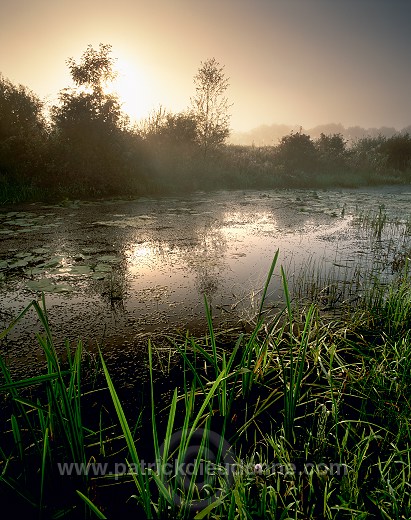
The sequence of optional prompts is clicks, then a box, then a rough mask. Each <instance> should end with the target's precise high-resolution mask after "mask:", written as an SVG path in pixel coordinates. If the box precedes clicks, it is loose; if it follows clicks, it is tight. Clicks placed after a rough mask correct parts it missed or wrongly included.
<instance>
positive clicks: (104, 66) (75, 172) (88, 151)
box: [52, 43, 125, 191]
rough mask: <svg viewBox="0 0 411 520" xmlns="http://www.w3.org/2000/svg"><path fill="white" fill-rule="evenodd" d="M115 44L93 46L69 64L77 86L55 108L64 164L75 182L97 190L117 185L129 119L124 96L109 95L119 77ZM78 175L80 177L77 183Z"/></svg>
mask: <svg viewBox="0 0 411 520" xmlns="http://www.w3.org/2000/svg"><path fill="white" fill-rule="evenodd" d="M110 53H111V46H110V45H106V44H102V43H101V44H100V45H99V48H98V50H95V49H93V47H92V46H91V45H89V46H88V47H87V49H86V51H85V52H84V53H83V55H82V58H81V61H80V63H76V62H75V61H74V59H73V58H69V59H68V60H67V65H68V67H69V69H70V73H71V77H72V79H73V82H74V84H75V88H68V89H64V90H62V91H61V92H60V95H59V99H60V105H59V106H55V107H53V110H52V118H53V122H54V125H55V126H54V130H55V132H54V138H55V144H56V147H57V150H58V151H60V153H61V154H62V156H61V157H60V160H61V163H62V164H63V165H64V167H65V170H66V172H65V173H67V174H68V175H69V177H71V178H72V179H71V180H74V181H78V180H79V179H80V180H81V182H82V183H85V184H88V185H92V186H93V187H96V188H97V189H100V190H101V189H102V190H103V191H104V189H105V188H106V187H109V186H111V187H112V186H116V185H117V184H118V179H116V178H115V177H116V176H118V175H119V174H120V172H121V171H122V170H121V167H120V164H119V160H120V159H121V157H122V155H123V151H122V147H123V145H124V142H123V139H122V138H123V133H124V131H125V124H124V122H125V118H124V116H123V114H122V112H121V106H120V102H119V100H118V96H117V95H115V94H109V93H107V89H106V87H107V84H108V82H110V81H112V80H113V79H115V77H116V72H115V70H114V59H113V58H112V57H111V56H110ZM73 177H74V179H73Z"/></svg>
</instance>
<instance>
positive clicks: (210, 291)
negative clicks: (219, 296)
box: [187, 224, 228, 302]
mask: <svg viewBox="0 0 411 520" xmlns="http://www.w3.org/2000/svg"><path fill="white" fill-rule="evenodd" d="M227 247H228V246H227V240H226V238H225V237H224V235H223V234H222V232H221V231H220V230H219V229H217V228H215V227H214V226H212V225H211V224H210V225H205V226H204V228H203V230H202V231H199V232H198V242H197V244H196V245H195V247H193V248H190V249H189V250H188V251H187V253H188V255H187V263H188V267H189V269H190V270H191V271H193V272H194V276H195V281H194V284H195V286H196V288H197V290H198V292H199V294H206V296H207V298H208V300H209V301H210V302H212V300H213V296H214V295H215V294H216V293H217V291H218V290H219V289H220V288H221V287H222V285H223V283H224V253H225V251H226V250H227Z"/></svg>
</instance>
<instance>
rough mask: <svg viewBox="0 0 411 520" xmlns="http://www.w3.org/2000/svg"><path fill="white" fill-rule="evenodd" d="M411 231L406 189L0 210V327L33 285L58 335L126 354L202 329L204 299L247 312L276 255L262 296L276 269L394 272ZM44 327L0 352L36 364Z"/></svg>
mask: <svg viewBox="0 0 411 520" xmlns="http://www.w3.org/2000/svg"><path fill="white" fill-rule="evenodd" d="M378 219H380V220H379V222H380V226H381V229H380V231H378ZM376 222H377V224H376ZM410 228H411V188H409V187H392V188H385V189H383V190H381V189H380V190H378V189H360V190H343V191H333V190H327V191H307V190H282V191H267V192H260V191H247V192H243V191H235V192H215V193H207V194H205V193H196V194H194V195H192V196H190V197H181V198H180V197H174V198H159V199H143V198H141V199H137V200H133V201H119V200H110V201H97V202H79V201H74V202H67V203H63V204H61V205H53V206H50V205H42V204H31V205H25V206H22V207H14V206H13V207H9V208H1V209H0V326H1V329H3V328H5V327H6V326H7V325H8V324H9V323H10V322H11V320H12V319H13V318H14V317H15V316H16V315H17V314H18V313H19V312H20V311H21V310H22V309H23V308H24V307H25V306H26V305H27V304H29V303H30V301H31V300H33V299H38V298H39V297H40V295H41V292H42V291H44V294H45V299H46V304H47V309H48V312H49V320H50V324H51V328H52V330H53V333H54V334H55V336H56V337H57V338H59V339H63V338H69V339H70V340H75V339H77V338H79V337H81V338H83V339H84V340H85V341H86V342H87V341H88V342H96V340H97V341H100V342H106V343H107V344H110V345H112V346H113V348H121V346H122V344H124V343H127V344H129V345H130V344H133V342H134V341H135V340H136V338H138V337H139V335H142V334H144V333H148V332H149V333H164V332H165V331H167V330H175V329H176V328H177V329H180V330H182V331H184V330H185V329H186V328H190V329H193V330H195V331H204V330H205V315H204V294H206V295H207V299H208V301H209V303H210V305H211V308H212V313H213V316H214V318H215V320H216V322H218V321H221V320H224V321H227V322H231V323H233V324H235V323H238V322H239V321H240V320H247V319H250V318H252V316H253V314H255V312H256V310H257V308H258V305H259V301H260V297H261V289H262V287H263V286H264V283H265V280H266V277H267V273H268V270H269V267H270V265H271V262H272V259H273V257H274V255H275V252H276V251H277V249H279V251H280V254H279V261H278V265H277V268H276V270H275V273H274V276H273V279H272V282H271V284H270V288H269V298H268V301H272V300H277V299H278V300H281V299H282V288H281V279H280V269H279V268H280V264H281V265H282V266H283V267H284V269H285V271H286V274H287V278H288V280H289V282H290V287H294V286H296V285H300V286H301V279H303V278H304V277H305V278H307V277H313V276H315V277H316V278H317V279H323V280H324V283H326V282H325V280H327V277H328V278H329V277H330V276H331V277H334V278H335V277H337V278H338V277H340V278H344V279H347V278H348V279H349V278H350V277H351V276H353V273H354V271H355V270H356V269H357V270H358V269H359V267H361V266H362V267H364V268H370V266H371V268H376V269H379V270H382V271H384V270H385V271H386V272H387V274H389V266H390V265H391V264H392V262H393V260H394V259H395V257H396V255H398V254H399V253H401V252H402V253H403V252H404V251H405V252H406V251H407V248H408V246H409V236H410ZM408 251H409V249H408ZM40 330H41V327H40V326H39V325H38V323H37V319H36V316H35V314H34V312H32V311H30V313H29V314H27V315H26V317H25V318H24V319H23V320H22V321H21V322H20V323H19V324H18V326H17V327H16V328H15V329H13V331H12V332H11V333H10V334H9V337H8V340H6V341H3V343H2V345H1V347H0V350H1V352H2V353H3V354H4V353H6V354H7V355H8V356H12V357H15V358H16V359H17V358H21V359H25V360H27V359H29V358H32V359H33V360H35V359H36V356H38V352H37V348H36V346H35V344H36V342H35V339H34V332H35V331H40ZM25 362H26V361H25Z"/></svg>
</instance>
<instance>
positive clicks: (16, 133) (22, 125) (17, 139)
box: [0, 74, 47, 180]
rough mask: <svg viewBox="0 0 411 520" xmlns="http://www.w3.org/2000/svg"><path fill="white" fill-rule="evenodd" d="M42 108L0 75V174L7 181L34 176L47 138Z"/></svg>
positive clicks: (31, 95) (27, 91) (31, 178)
mask: <svg viewBox="0 0 411 520" xmlns="http://www.w3.org/2000/svg"><path fill="white" fill-rule="evenodd" d="M42 109H43V104H42V102H41V101H40V99H39V98H38V97H37V96H36V95H35V94H34V93H33V92H31V91H30V90H29V89H27V88H26V87H24V86H22V85H18V86H16V85H14V84H13V83H11V81H9V80H8V79H6V78H4V77H3V76H2V75H1V74H0V175H3V176H5V177H7V178H8V179H10V180H16V178H17V177H20V178H21V177H30V180H33V179H34V177H35V176H36V175H38V173H39V171H40V170H41V162H42V153H43V151H44V147H45V143H46V137H47V131H46V124H45V120H44V117H43V113H42Z"/></svg>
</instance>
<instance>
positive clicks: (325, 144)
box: [315, 133, 347, 172]
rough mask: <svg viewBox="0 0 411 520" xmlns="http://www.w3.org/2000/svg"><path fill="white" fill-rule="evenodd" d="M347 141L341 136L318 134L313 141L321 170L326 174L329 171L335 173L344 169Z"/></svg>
mask: <svg viewBox="0 0 411 520" xmlns="http://www.w3.org/2000/svg"><path fill="white" fill-rule="evenodd" d="M346 145H347V141H346V140H345V139H344V137H343V136H342V134H339V133H337V134H329V135H325V134H323V133H321V134H320V137H319V138H318V139H317V140H316V141H315V147H316V149H317V151H318V154H319V156H318V159H319V162H320V168H321V170H323V171H325V172H327V171H329V170H331V171H336V170H341V169H343V168H346V166H347V163H346V157H347V150H346Z"/></svg>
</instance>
